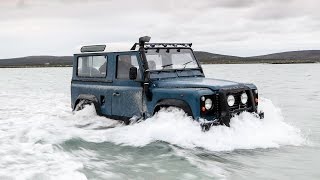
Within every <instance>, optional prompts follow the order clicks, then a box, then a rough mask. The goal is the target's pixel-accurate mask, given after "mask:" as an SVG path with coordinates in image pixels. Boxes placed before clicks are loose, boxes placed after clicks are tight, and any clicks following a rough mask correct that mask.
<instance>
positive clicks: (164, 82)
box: [71, 36, 264, 129]
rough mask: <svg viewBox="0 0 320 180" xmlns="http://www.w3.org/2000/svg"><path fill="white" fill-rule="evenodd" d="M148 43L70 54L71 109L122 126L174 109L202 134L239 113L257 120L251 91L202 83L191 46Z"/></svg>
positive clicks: (227, 84)
mask: <svg viewBox="0 0 320 180" xmlns="http://www.w3.org/2000/svg"><path fill="white" fill-rule="evenodd" d="M149 41H150V37H148V36H144V37H141V38H139V43H135V44H134V45H133V47H132V48H131V50H127V51H121V52H116V51H108V50H106V45H94V46H83V47H82V48H81V53H78V54H74V61H73V74H72V82H71V106H72V109H73V110H74V111H77V110H80V109H82V108H83V107H84V105H87V104H93V105H94V107H95V109H96V112H97V114H98V115H102V116H106V117H109V118H112V119H118V120H123V121H124V122H126V123H128V122H130V121H129V120H130V119H131V118H132V117H137V118H139V119H146V118H148V117H150V116H152V115H154V114H155V113H157V112H158V111H159V110H160V109H161V108H167V107H176V108H180V109H182V110H183V111H185V113H186V114H187V115H189V116H192V117H193V119H195V120H200V119H205V120H206V121H205V122H206V123H203V124H202V127H203V128H204V129H209V127H210V126H212V125H223V124H224V125H227V126H229V123H230V119H231V118H232V116H234V115H236V114H239V113H241V112H243V111H247V112H251V113H254V114H256V115H257V116H258V117H260V118H263V116H264V113H263V112H258V109H257V108H258V90H257V87H256V86H255V85H253V84H244V83H237V82H232V81H226V80H219V79H209V78H205V75H204V73H203V69H202V67H201V65H200V63H199V61H198V60H197V59H196V57H195V55H194V53H193V50H192V48H191V46H192V44H191V43H150V42H149ZM107 49H108V48H107Z"/></svg>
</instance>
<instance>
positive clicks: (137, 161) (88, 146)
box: [0, 64, 320, 180]
mask: <svg viewBox="0 0 320 180" xmlns="http://www.w3.org/2000/svg"><path fill="white" fill-rule="evenodd" d="M203 67H204V70H205V73H206V76H207V77H210V78H218V79H228V80H234V81H240V82H252V83H255V84H256V85H257V86H258V88H259V93H260V97H261V98H260V102H259V103H260V107H259V108H260V109H261V110H263V111H264V112H265V119H263V120H260V119H257V118H255V117H254V116H252V115H251V114H248V113H243V114H240V115H239V116H237V117H234V118H233V119H232V120H231V127H230V128H228V127H225V126H217V127H213V128H211V130H210V131H208V132H202V131H201V130H200V127H199V124H198V123H196V122H194V121H192V120H191V119H190V118H189V117H186V116H185V115H184V114H183V112H180V111H178V110H172V111H161V112H160V113H158V114H157V115H155V116H154V117H152V118H150V119H147V120H146V121H144V122H141V123H137V124H134V125H130V126H124V125H122V124H120V123H118V121H114V120H111V119H107V118H104V117H99V116H97V115H96V114H95V113H94V109H93V107H90V106H89V107H87V108H85V109H84V110H82V111H79V112H76V113H72V111H71V107H70V81H71V73H72V69H71V68H28V69H0V103H1V104H0V179H1V180H11V179H17V180H23V179H30V180H31V179H36V180H42V179H44V180H47V179H52V180H59V179H66V180H69V179H74V180H85V179H92V180H99V179H237V180H238V179H244V180H248V179H279V180H280V179H281V180H285V179H308V180H311V179H320V170H319V169H320V64H299V65H269V64H258V65H204V66H203ZM123 109H124V110H125V109H126V106H123Z"/></svg>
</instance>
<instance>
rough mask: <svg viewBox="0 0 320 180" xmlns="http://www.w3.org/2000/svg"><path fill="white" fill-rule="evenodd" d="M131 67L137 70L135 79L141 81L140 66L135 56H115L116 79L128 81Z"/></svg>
mask: <svg viewBox="0 0 320 180" xmlns="http://www.w3.org/2000/svg"><path fill="white" fill-rule="evenodd" d="M131 67H136V68H137V69H138V76H137V79H141V73H140V66H139V62H138V59H137V56H136V55H119V56H117V76H116V78H117V79H129V71H130V68H131Z"/></svg>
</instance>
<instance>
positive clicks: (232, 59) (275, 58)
mask: <svg viewBox="0 0 320 180" xmlns="http://www.w3.org/2000/svg"><path fill="white" fill-rule="evenodd" d="M195 56H196V57H197V59H198V60H199V61H200V62H201V63H204V64H246V63H271V64H287V63H315V62H320V50H306V51H291V52H282V53H275V54H268V55H263V56H253V57H237V56H228V55H222V54H214V53H209V52H204V51H195ZM72 58H73V57H72V56H28V57H21V58H12V59H0V68H1V67H43V66H45V67H46V66H47V67H51V66H72Z"/></svg>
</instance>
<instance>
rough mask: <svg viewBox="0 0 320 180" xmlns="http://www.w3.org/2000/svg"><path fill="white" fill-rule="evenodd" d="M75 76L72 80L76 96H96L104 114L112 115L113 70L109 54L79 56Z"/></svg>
mask: <svg viewBox="0 0 320 180" xmlns="http://www.w3.org/2000/svg"><path fill="white" fill-rule="evenodd" d="M76 63H77V68H76V75H75V78H74V79H73V80H72V87H71V88H72V92H73V96H74V98H77V97H78V96H79V95H83V96H94V97H95V98H96V99H97V100H98V103H99V104H98V105H99V106H100V107H98V108H100V111H101V114H102V115H111V105H112V104H111V97H112V93H113V89H112V72H111V71H110V68H109V64H110V58H109V55H107V54H85V55H81V56H79V57H77V62H76Z"/></svg>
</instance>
